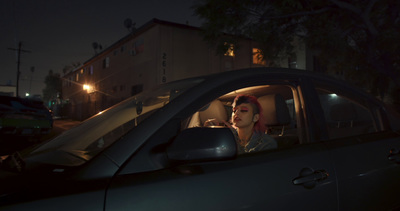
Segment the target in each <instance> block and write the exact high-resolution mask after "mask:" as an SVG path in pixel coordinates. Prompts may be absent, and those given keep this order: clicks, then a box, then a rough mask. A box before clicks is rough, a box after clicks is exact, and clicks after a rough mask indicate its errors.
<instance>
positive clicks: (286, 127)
mask: <svg viewBox="0 0 400 211" xmlns="http://www.w3.org/2000/svg"><path fill="white" fill-rule="evenodd" d="M296 93H297V91H296V88H295V87H294V86H291V85H287V84H285V85H261V86H250V87H246V88H241V89H237V90H234V91H231V92H229V93H225V94H223V95H220V96H215V98H212V97H211V96H210V99H209V100H207V101H205V102H203V103H202V104H196V106H198V107H197V108H193V106H190V107H188V108H187V109H186V110H184V111H182V112H181V114H179V115H177V118H173V119H171V120H170V121H169V122H168V123H167V124H165V125H164V126H163V127H161V128H160V130H159V131H157V132H156V133H155V134H154V135H153V136H152V137H151V138H150V139H149V140H148V141H147V142H146V145H145V146H143V148H142V149H141V150H140V151H139V152H138V153H137V154H135V156H132V157H131V159H130V161H129V162H128V164H127V165H126V166H125V168H124V170H123V171H121V174H130V173H137V172H146V171H151V170H157V169H162V168H167V167H169V165H170V163H169V162H170V161H169V160H168V158H167V155H166V153H165V152H166V149H167V148H168V146H169V145H170V144H171V143H172V142H173V141H174V139H175V138H176V137H177V136H178V135H179V134H181V133H182V132H183V131H185V130H187V129H191V128H194V127H211V128H215V129H217V128H220V127H223V126H222V125H223V124H219V125H205V121H207V120H209V119H217V120H219V121H226V122H227V123H229V121H230V117H231V115H232V102H233V99H234V98H235V97H236V95H238V94H251V95H254V96H256V97H257V98H260V97H266V98H267V99H270V100H272V99H274V98H271V96H275V95H279V96H281V97H282V98H281V100H283V102H284V104H283V105H284V106H281V107H279V108H278V110H276V109H275V108H272V107H268V105H267V108H266V109H265V110H266V112H265V113H268V114H269V115H270V116H274V115H275V118H276V119H275V120H270V121H269V123H268V124H269V125H268V130H266V131H265V133H267V134H268V135H270V136H271V137H273V138H274V139H275V140H276V141H277V144H278V149H282V148H289V147H293V146H297V145H298V144H300V143H302V142H303V141H304V138H302V136H301V135H300V134H304V132H302V130H304V127H302V125H304V123H302V122H301V121H300V120H301V119H304V118H298V115H299V114H300V113H301V112H299V111H298V108H299V107H300V106H299V100H296V99H297V98H296V96H297V94H296ZM272 104H273V103H272ZM280 105H282V104H280ZM281 110H283V111H284V112H279V111H281ZM277 112H279V114H277ZM276 116H278V117H276ZM282 116H284V117H282ZM188 142H190V140H188ZM268 151H269V150H268ZM268 151H266V152H268ZM261 153H262V152H261ZM254 154H255V153H254Z"/></svg>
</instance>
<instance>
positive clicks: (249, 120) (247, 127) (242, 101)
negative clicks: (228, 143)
mask: <svg viewBox="0 0 400 211" xmlns="http://www.w3.org/2000/svg"><path fill="white" fill-rule="evenodd" d="M231 121H232V127H233V128H234V129H235V130H234V133H235V135H236V140H237V145H238V152H239V154H243V153H246V152H256V151H261V150H267V149H275V148H277V143H276V141H275V139H273V138H272V137H271V136H269V135H267V134H265V131H266V126H265V122H264V119H263V115H262V108H261V105H260V103H259V102H258V101H257V98H256V97H254V96H251V95H238V96H236V98H235V100H234V101H233V104H232V119H231Z"/></svg>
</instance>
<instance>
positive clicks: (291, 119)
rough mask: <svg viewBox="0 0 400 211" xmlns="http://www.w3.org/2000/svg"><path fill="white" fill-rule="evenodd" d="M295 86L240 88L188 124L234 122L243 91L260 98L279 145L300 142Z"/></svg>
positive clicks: (190, 126) (200, 124)
mask: <svg viewBox="0 0 400 211" xmlns="http://www.w3.org/2000/svg"><path fill="white" fill-rule="evenodd" d="M293 92H294V88H293V87H291V86H288V85H263V86H253V87H246V88H243V89H239V90H236V91H233V92H230V93H227V94H225V95H222V96H220V97H218V98H217V99H215V100H213V101H212V102H210V103H208V104H207V105H205V106H203V107H202V108H201V109H200V110H199V111H197V112H196V113H194V114H193V115H192V116H191V118H190V121H189V122H188V124H187V128H192V127H202V126H205V123H206V121H208V120H211V119H215V120H217V122H219V125H208V126H211V127H216V126H217V127H224V126H225V124H224V123H223V122H227V123H229V122H230V118H231V115H232V102H233V100H234V98H235V97H236V96H237V95H239V94H249V95H253V96H255V97H257V98H258V101H259V102H260V104H261V107H262V108H263V116H264V118H265V119H266V122H267V125H266V126H267V128H268V129H267V131H265V133H267V134H269V135H270V136H272V137H273V138H275V140H276V141H277V142H278V147H280V148H281V147H290V146H292V145H296V144H299V143H300V142H299V135H298V128H297V125H298V123H297V118H296V111H295V103H294V98H293Z"/></svg>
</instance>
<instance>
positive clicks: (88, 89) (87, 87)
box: [83, 84, 94, 94]
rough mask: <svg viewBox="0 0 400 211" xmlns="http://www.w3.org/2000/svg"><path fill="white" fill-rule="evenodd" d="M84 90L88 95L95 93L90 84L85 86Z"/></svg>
mask: <svg viewBox="0 0 400 211" xmlns="http://www.w3.org/2000/svg"><path fill="white" fill-rule="evenodd" d="M83 90H86V92H87V93H88V94H90V93H93V92H94V88H93V86H91V85H89V84H83Z"/></svg>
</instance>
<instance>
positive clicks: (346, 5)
mask: <svg viewBox="0 0 400 211" xmlns="http://www.w3.org/2000/svg"><path fill="white" fill-rule="evenodd" d="M193 8H194V10H195V14H196V15H197V16H199V17H200V18H202V19H203V20H204V22H203V25H202V28H203V29H204V30H203V33H204V38H205V40H206V41H207V42H209V43H210V44H211V45H213V46H216V47H217V50H218V52H220V53H221V52H225V51H226V45H225V46H224V43H227V42H228V43H233V44H236V43H237V41H238V38H241V37H247V38H251V39H253V40H255V41H257V42H258V43H260V45H261V46H260V49H261V54H262V56H263V58H264V59H266V60H268V61H273V60H275V59H277V58H279V57H280V56H288V55H291V54H292V53H293V50H294V46H293V40H294V39H295V38H296V39H299V40H300V41H302V42H304V43H305V44H306V46H307V48H308V49H311V50H312V51H313V52H314V53H315V56H316V58H317V59H318V61H319V62H320V63H321V64H322V66H324V67H326V70H325V71H326V72H336V71H337V70H340V71H343V73H344V75H346V77H347V79H349V80H351V81H352V82H353V83H355V84H357V85H359V86H363V87H364V88H366V89H368V90H370V91H372V92H374V93H375V94H377V93H378V92H380V93H382V92H383V91H384V92H387V91H388V90H387V89H388V81H389V80H392V81H393V82H394V84H395V85H396V86H397V87H400V73H399V72H400V70H399V69H400V67H399V65H400V1H398V0H379V1H378V0H353V1H344V0H279V1H278V0H270V1H265V0H203V1H202V2H201V4H198V5H195V6H194V7H193ZM225 35H234V36H225ZM239 47H240V46H239ZM371 79H373V80H371Z"/></svg>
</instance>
